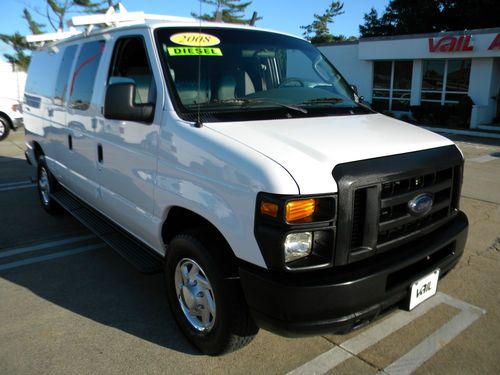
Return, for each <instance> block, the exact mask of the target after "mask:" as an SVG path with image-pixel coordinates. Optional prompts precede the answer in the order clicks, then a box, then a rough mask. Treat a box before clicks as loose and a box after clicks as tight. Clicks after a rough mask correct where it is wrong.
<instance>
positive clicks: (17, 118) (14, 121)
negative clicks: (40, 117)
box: [0, 98, 23, 141]
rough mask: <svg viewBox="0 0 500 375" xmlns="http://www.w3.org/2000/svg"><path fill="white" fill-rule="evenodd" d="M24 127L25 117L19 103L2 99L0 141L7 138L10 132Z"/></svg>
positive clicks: (0, 104)
mask: <svg viewBox="0 0 500 375" xmlns="http://www.w3.org/2000/svg"><path fill="white" fill-rule="evenodd" d="M22 125H23V115H22V113H21V106H20V104H19V102H18V101H15V100H11V99H2V98H0V141H2V140H4V139H5V138H7V136H8V135H9V133H10V130H11V129H12V130H16V129H17V128H19V127H21V126H22Z"/></svg>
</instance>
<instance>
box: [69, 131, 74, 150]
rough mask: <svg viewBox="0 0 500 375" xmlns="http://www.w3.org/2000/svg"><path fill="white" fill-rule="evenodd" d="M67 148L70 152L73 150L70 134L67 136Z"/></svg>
mask: <svg viewBox="0 0 500 375" xmlns="http://www.w3.org/2000/svg"><path fill="white" fill-rule="evenodd" d="M68 147H69V149H70V150H73V137H72V136H71V134H68Z"/></svg>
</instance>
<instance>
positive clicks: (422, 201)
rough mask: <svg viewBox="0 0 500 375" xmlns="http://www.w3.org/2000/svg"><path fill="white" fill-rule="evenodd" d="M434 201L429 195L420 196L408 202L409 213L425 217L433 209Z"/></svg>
mask: <svg viewBox="0 0 500 375" xmlns="http://www.w3.org/2000/svg"><path fill="white" fill-rule="evenodd" d="M433 203H434V200H433V198H432V195H430V194H428V193H424V194H419V195H417V196H416V197H415V198H413V199H412V200H411V201H409V202H408V211H410V214H412V215H414V216H423V215H425V214H428V213H429V211H430V210H431V209H432V204H433Z"/></svg>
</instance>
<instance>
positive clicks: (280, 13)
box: [0, 0, 389, 56]
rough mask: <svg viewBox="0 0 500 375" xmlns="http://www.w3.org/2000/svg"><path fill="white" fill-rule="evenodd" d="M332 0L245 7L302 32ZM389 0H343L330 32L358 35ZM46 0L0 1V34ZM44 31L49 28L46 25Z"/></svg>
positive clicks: (175, 2) (268, 23)
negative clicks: (366, 18)
mask: <svg viewBox="0 0 500 375" xmlns="http://www.w3.org/2000/svg"><path fill="white" fill-rule="evenodd" d="M330 1H331V0H253V2H252V5H251V6H250V7H249V8H248V10H249V13H248V15H247V16H248V17H250V16H251V13H252V12H253V11H254V10H256V11H257V12H258V13H259V16H262V17H264V18H263V19H262V20H260V21H259V22H258V23H257V26H260V27H264V28H269V29H274V30H279V31H284V32H288V33H291V34H295V35H301V34H302V30H301V29H300V26H301V25H307V24H309V23H311V22H312V20H313V15H314V13H318V14H321V13H324V11H325V10H326V9H327V8H328V6H329V4H330ZM388 2H389V0H369V1H366V0H344V10H345V13H344V14H343V15H341V16H338V17H336V18H335V21H334V24H333V25H331V26H330V31H331V32H332V33H333V34H344V35H346V36H350V35H354V36H358V35H359V30H358V26H359V24H360V23H362V22H363V15H364V14H365V13H368V12H369V10H370V8H371V7H374V8H375V9H377V11H378V12H379V14H380V13H381V12H383V10H384V9H385V7H386V5H387V4H388ZM122 3H123V4H124V5H125V7H126V8H127V9H128V10H129V11H140V10H143V11H145V12H146V13H157V14H168V15H174V16H189V15H190V12H191V11H196V12H197V11H198V9H199V2H198V0H123V1H122ZM45 4H46V1H45V0H0V14H1V15H2V22H1V23H0V34H11V33H14V32H15V31H19V32H21V33H23V34H26V33H28V28H27V26H26V22H25V21H24V20H23V19H22V11H23V8H24V7H28V8H30V7H31V8H37V9H38V10H40V11H44V10H45ZM212 9H213V8H211V7H209V6H207V5H203V8H202V11H204V12H210V11H211V10H212ZM32 13H33V15H34V16H35V18H36V19H37V20H38V21H40V22H42V23H45V24H46V23H47V22H46V19H44V18H42V17H41V16H39V15H37V14H36V13H35V12H32ZM47 30H49V28H48V27H47ZM6 50H7V46H5V45H0V54H1V55H2V56H3V53H4V52H6Z"/></svg>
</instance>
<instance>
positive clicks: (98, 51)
mask: <svg viewBox="0 0 500 375" xmlns="http://www.w3.org/2000/svg"><path fill="white" fill-rule="evenodd" d="M144 18H148V17H144ZM155 18H156V20H154V21H150V20H149V21H148V20H147V19H146V20H144V21H140V22H139V21H138V22H133V23H132V24H127V25H124V24H117V25H115V26H114V27H110V28H103V29H99V28H96V29H95V30H94V31H92V32H88V33H84V34H81V35H76V36H73V37H70V38H67V39H64V40H62V41H58V42H54V43H52V42H51V43H47V44H46V45H45V46H43V47H42V48H40V49H39V51H38V52H36V53H34V54H33V58H32V63H31V66H30V69H29V73H28V81H27V85H26V95H25V108H26V111H25V123H26V137H27V153H26V155H27V158H28V161H29V162H30V163H31V164H33V165H35V166H37V168H38V188H39V195H40V198H41V202H42V205H43V207H44V208H45V209H46V210H47V211H48V212H49V213H55V212H57V211H58V210H59V209H60V208H61V207H62V208H64V209H65V210H67V211H69V212H70V213H71V214H72V215H74V216H75V217H76V218H77V219H78V220H80V221H81V222H82V223H84V224H85V225H86V226H88V227H89V228H90V229H91V230H92V231H93V232H95V233H96V234H97V235H99V236H100V237H101V238H102V239H103V240H104V241H106V242H107V243H108V244H109V245H110V246H111V247H112V248H114V249H115V250H116V251H117V252H118V253H120V254H122V255H123V256H124V257H125V258H127V259H128V260H129V261H130V262H131V263H133V264H134V265H135V266H137V268H138V269H139V270H141V271H143V272H155V271H159V270H162V269H163V270H164V272H165V287H166V290H167V293H166V294H167V298H168V303H169V305H170V308H171V309H172V312H173V315H174V317H175V319H176V321H177V323H178V325H179V327H180V329H181V330H182V331H183V332H184V334H185V335H186V336H187V337H188V338H189V339H190V340H191V341H192V342H193V343H194V344H195V345H196V346H197V347H198V348H200V350H201V351H202V352H204V353H207V354H211V355H216V354H221V353H225V352H228V351H231V350H235V349H237V348H239V347H241V346H243V345H245V344H246V343H248V342H249V341H250V339H251V338H252V337H253V336H254V335H255V334H256V333H257V331H258V327H263V328H265V329H268V330H271V331H273V332H277V333H280V334H283V335H287V336H301V335H310V334H320V333H332V332H338V333H343V332H348V331H350V330H352V329H355V328H357V327H360V326H363V325H365V324H367V323H368V322H370V321H372V320H373V319H375V318H377V317H378V316H380V315H381V314H382V313H384V312H386V311H388V310H390V309H391V308H394V307H402V308H413V307H414V306H416V305H418V304H419V303H421V302H423V301H424V300H426V299H427V298H429V297H431V296H432V295H433V294H434V293H435V292H436V288H437V284H438V282H439V279H440V278H441V277H443V276H444V275H445V274H446V273H447V272H448V271H450V270H451V269H452V268H453V267H454V266H455V265H456V264H457V262H458V260H459V258H460V256H461V255H462V253H463V249H464V244H465V240H466V237H467V228H468V222H467V218H466V216H465V215H464V213H463V212H461V211H460V210H459V197H460V187H461V184H462V172H463V157H462V155H461V153H460V151H459V150H458V149H457V147H456V146H455V145H454V144H453V143H452V142H451V141H449V140H448V139H446V138H443V137H441V136H439V135H436V134H434V133H431V132H429V131H426V130H424V129H421V128H418V127H416V126H412V125H409V124H407V123H403V122H400V121H397V120H395V119H392V118H389V117H386V116H383V115H381V114H378V113H375V112H374V111H372V110H371V109H370V108H368V107H367V106H365V105H363V104H362V103H360V101H359V98H358V97H357V95H356V94H355V93H354V92H353V90H352V89H351V87H350V86H349V85H348V83H347V82H346V81H345V80H344V79H343V78H342V76H341V75H340V74H339V72H338V71H337V70H335V68H334V67H333V65H332V64H331V63H330V62H329V61H328V60H326V59H325V58H324V57H323V56H322V55H321V53H320V52H319V51H318V50H317V49H316V48H315V47H314V46H313V45H311V44H310V43H308V42H306V41H304V40H302V39H300V38H297V37H294V36H290V35H285V34H282V33H278V32H271V31H267V30H262V29H258V28H254V27H247V26H233V25H228V24H215V23H203V24H199V23H198V22H196V21H182V20H178V19H174V20H172V19H169V18H164V19H161V17H155ZM94 23H96V22H94ZM417 282H418V283H417Z"/></svg>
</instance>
